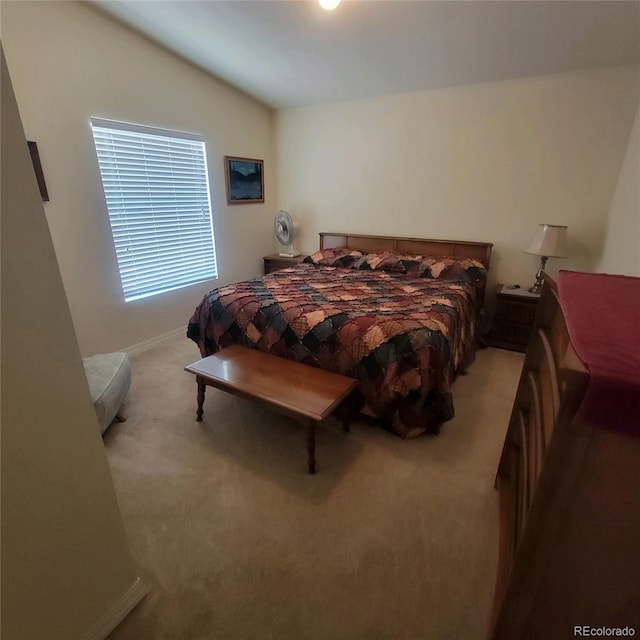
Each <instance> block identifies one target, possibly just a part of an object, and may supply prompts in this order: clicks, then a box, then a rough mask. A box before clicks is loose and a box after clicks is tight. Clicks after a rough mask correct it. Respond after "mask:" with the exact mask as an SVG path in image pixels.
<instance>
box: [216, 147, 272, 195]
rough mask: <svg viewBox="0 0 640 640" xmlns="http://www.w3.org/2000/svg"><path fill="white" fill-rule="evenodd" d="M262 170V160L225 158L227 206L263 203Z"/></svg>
mask: <svg viewBox="0 0 640 640" xmlns="http://www.w3.org/2000/svg"><path fill="white" fill-rule="evenodd" d="M263 168H264V162H263V161H262V160H253V159H251V158H235V157H232V156H225V157H224V175H225V179H226V183H227V204H249V203H253V202H264V174H263Z"/></svg>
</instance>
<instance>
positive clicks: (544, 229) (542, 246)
mask: <svg viewBox="0 0 640 640" xmlns="http://www.w3.org/2000/svg"><path fill="white" fill-rule="evenodd" d="M524 251H525V253H532V254H533V255H536V256H547V257H548V258H566V257H567V227H565V226H562V225H558V224H539V225H538V229H537V231H536V235H535V237H534V238H533V240H532V241H531V243H530V244H529V246H528V247H527V248H526V249H525V250H524Z"/></svg>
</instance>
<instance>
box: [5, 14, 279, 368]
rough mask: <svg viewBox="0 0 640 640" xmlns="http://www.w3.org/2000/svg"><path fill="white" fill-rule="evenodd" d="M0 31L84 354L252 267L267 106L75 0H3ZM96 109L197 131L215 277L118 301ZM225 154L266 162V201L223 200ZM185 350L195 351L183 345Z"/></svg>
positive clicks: (156, 327)
mask: <svg viewBox="0 0 640 640" xmlns="http://www.w3.org/2000/svg"><path fill="white" fill-rule="evenodd" d="M2 40H3V44H4V47H5V54H6V57H7V63H8V65H9V69H10V71H11V74H12V77H13V82H14V87H15V93H16V96H17V99H18V107H19V109H20V113H21V116H22V119H23V122H24V127H25V132H26V135H27V138H28V139H30V140H35V141H36V142H37V143H38V148H39V151H40V156H41V159H42V164H43V169H44V174H45V179H46V182H47V187H48V191H49V196H50V202H48V203H46V204H45V211H46V214H47V220H48V222H49V226H50V229H51V235H52V237H53V242H54V246H55V248H56V253H57V255H58V260H59V263H60V270H61V272H62V278H63V282H64V285H65V289H66V292H67V297H68V300H69V305H70V307H71V313H72V316H73V320H74V323H75V327H76V332H77V335H78V341H79V343H80V348H81V351H82V352H83V354H84V355H90V354H92V353H96V352H100V351H109V350H115V349H119V348H122V347H125V346H128V345H132V344H136V343H139V342H142V341H145V340H147V339H149V338H152V337H155V336H158V335H160V334H163V333H165V332H168V331H171V330H174V329H177V328H179V327H182V326H184V327H185V330H186V324H187V321H188V319H189V316H190V315H191V313H192V311H193V309H194V307H195V306H196V304H197V303H198V302H199V301H200V299H201V298H202V295H203V294H204V293H206V292H207V291H209V290H210V289H212V288H213V287H214V286H217V284H224V283H226V282H231V281H235V280H240V279H244V278H246V277H249V276H252V275H256V274H258V273H261V271H262V263H261V256H263V255H265V254H266V253H271V252H272V248H273V240H272V238H273V232H272V228H271V225H272V221H273V214H274V211H275V209H276V208H277V207H276V205H275V204H274V203H275V202H276V200H275V198H274V186H275V181H274V169H275V168H274V163H273V153H272V148H273V122H272V112H271V111H270V110H269V109H267V108H266V107H264V106H263V105H261V104H259V103H257V102H256V101H254V100H252V99H250V98H248V97H246V96H245V95H243V94H241V93H239V92H237V91H235V90H234V89H231V88H230V87H228V86H227V85H226V84H224V83H222V82H219V81H217V80H215V79H213V78H212V77H211V76H209V75H207V74H205V73H204V72H202V71H200V70H198V69H196V68H194V67H193V66H191V65H189V64H187V63H186V62H184V61H182V60H181V59H179V58H177V57H176V56H174V55H172V54H170V53H169V52H167V51H165V50H164V49H162V48H160V47H158V46H156V45H155V44H153V43H151V42H150V41H148V40H146V39H144V38H142V37H140V36H139V35H136V34H134V33H133V32H132V31H130V30H129V29H127V28H125V27H124V26H121V25H120V24H119V23H117V22H115V21H114V20H112V19H111V18H109V17H106V16H104V15H103V14H102V13H99V12H98V11H96V10H95V9H93V8H92V7H90V6H89V5H86V4H82V3H78V2H2ZM92 115H93V116H100V117H104V118H112V119H115V120H123V121H127V122H135V123H141V124H147V125H150V126H156V127H165V128H168V129H175V130H182V131H191V132H195V133H200V134H202V135H204V136H205V139H206V143H207V152H208V164H209V174H210V176H209V178H210V185H211V197H212V207H213V216H214V225H215V232H216V248H217V251H218V262H219V275H220V277H219V279H218V281H217V282H216V281H209V282H205V283H201V284H198V285H194V286H191V287H188V288H185V289H180V290H178V291H175V292H171V293H168V294H164V295H161V296H156V297H153V298H147V299H144V300H139V301H135V302H130V303H126V304H125V302H124V300H123V296H122V292H121V288H120V281H119V276H118V271H117V264H116V258H115V251H114V249H113V242H112V239H111V232H110V227H109V221H108V216H107V211H106V205H105V200H104V195H103V193H102V187H101V183H100V175H99V170H98V164H97V160H96V155H95V150H94V147H93V139H92V135H91V129H90V125H89V117H90V116H92ZM224 155H237V156H246V157H252V158H261V159H264V161H265V196H266V198H265V203H264V204H252V205H235V206H231V207H229V206H227V204H226V197H225V192H224V167H223V156H224ZM194 353H196V352H194Z"/></svg>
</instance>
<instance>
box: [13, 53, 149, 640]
mask: <svg viewBox="0 0 640 640" xmlns="http://www.w3.org/2000/svg"><path fill="white" fill-rule="evenodd" d="M138 585H139V583H138V582H137V578H136V573H135V570H134V568H133V565H132V562H131V557H130V554H129V548H128V545H127V540H126V538H125V533H124V528H123V525H122V519H121V517H120V511H119V509H118V504H117V501H116V496H115V492H114V490H113V484H112V482H111V476H110V474H109V468H108V465H107V459H106V456H105V452H104V447H103V444H102V439H101V437H100V431H99V427H98V423H97V420H96V415H95V412H94V410H93V405H92V403H91V396H90V393H89V388H88V385H87V380H86V378H85V374H84V368H83V366H82V360H81V357H80V351H79V349H78V344H77V342H76V337H75V334H74V330H73V323H72V321H71V315H70V313H69V307H68V305H67V301H66V298H65V294H64V289H63V286H62V280H61V278H60V272H59V270H58V265H57V262H56V256H55V253H54V250H53V245H52V242H51V237H50V235H49V230H48V228H47V222H46V219H45V216H44V211H43V208H42V202H41V200H40V195H39V193H38V188H37V186H36V181H35V177H34V173H33V168H32V166H31V160H30V158H29V154H28V151H27V144H26V139H25V135H24V132H23V129H22V124H21V122H20V116H19V114H18V110H17V106H16V101H15V97H14V94H13V91H12V88H11V82H10V79H9V76H8V74H7V71H6V67H5V62H4V55H3V56H2V631H3V637H4V638H7V640H9V639H10V640H36V639H39V638H43V639H44V638H47V639H51V640H54V639H60V640H62V639H65V640H75V639H76V638H87V637H92V638H97V637H98V636H97V635H91V636H90V635H89V634H90V633H91V632H92V631H95V630H96V629H97V628H100V626H101V622H104V617H105V616H107V617H108V613H109V611H110V610H111V609H112V608H114V609H118V603H120V604H123V603H124V602H125V601H127V600H128V598H129V597H130V596H132V595H134V594H135V593H138V595H142V594H141V593H140V590H139V588H138ZM134 603H135V601H134V602H130V605H131V606H132V605H133V604H134ZM121 613H122V614H123V615H124V613H126V611H122V612H121ZM112 622H114V621H113V620H112ZM116 622H117V620H116ZM104 630H105V631H108V630H110V628H109V625H107V626H106V628H105V629H104Z"/></svg>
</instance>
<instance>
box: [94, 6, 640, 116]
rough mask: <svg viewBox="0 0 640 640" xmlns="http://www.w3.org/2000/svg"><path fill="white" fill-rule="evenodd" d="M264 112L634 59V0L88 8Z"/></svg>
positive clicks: (638, 23)
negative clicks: (220, 82) (226, 85)
mask: <svg viewBox="0 0 640 640" xmlns="http://www.w3.org/2000/svg"><path fill="white" fill-rule="evenodd" d="M91 4H92V5H93V6H94V7H96V8H97V9H98V10H101V11H103V12H105V13H107V14H108V15H110V16H112V17H114V18H116V19H117V20H119V21H121V22H123V23H124V24H126V25H129V26H130V27H131V28H132V29H134V30H136V31H138V32H140V33H142V34H144V35H145V36H147V37H148V38H150V39H152V40H154V41H156V42H157V43H159V44H161V45H162V46H164V47H166V48H167V49H169V50H171V51H173V52H175V53H177V54H178V55H180V56H181V57H183V58H185V59H186V60H189V61H190V62H192V63H193V64H195V65H197V66H199V67H201V68H202V69H204V70H206V71H208V72H210V73H212V74H213V75H215V76H217V77H219V78H222V79H223V80H225V81H226V82H228V83H229V84H231V85H233V86H235V87H237V88H238V89H240V90H242V91H243V92H245V93H247V94H249V95H251V96H254V97H255V98H256V99H258V100H260V101H261V102H263V103H265V104H267V105H269V106H271V107H273V108H286V107H293V106H300V105H310V104H319V103H323V102H332V101H339V100H350V99H355V98H364V97H369V96H377V95H385V94H390V93H400V92H409V91H418V90H424V89H434V88H442V87H450V86H456V85H465V84H477V83H483V82H491V81H496V80H506V79H512V78H518V77H525V76H532V75H542V74H549V73H561V72H565V71H574V70H578V69H584V68H591V67H600V66H613V65H619V64H627V63H633V62H639V61H640V2H638V1H635V0H627V1H615V0H614V1H608V0H605V1H591V2H590V1H563V0H551V1H547V0H509V1H495V2H494V1H484V0H467V1H457V0H451V1H444V2H441V1H431V0H419V1H409V0H389V1H384V0H344V1H343V3H342V4H341V5H340V6H339V7H338V8H337V9H336V10H335V11H332V12H326V11H324V10H323V9H321V8H320V7H319V6H318V4H317V3H316V2H315V1H313V0H297V1H281V0H275V1H274V0H258V1H252V0H227V1H224V0H215V1H202V0H200V1H195V2H192V1H189V0H184V1H175V0H169V1H161V2H155V1H147V2H140V1H139V0H117V1H113V0H95V1H94V2H92V3H91Z"/></svg>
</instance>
